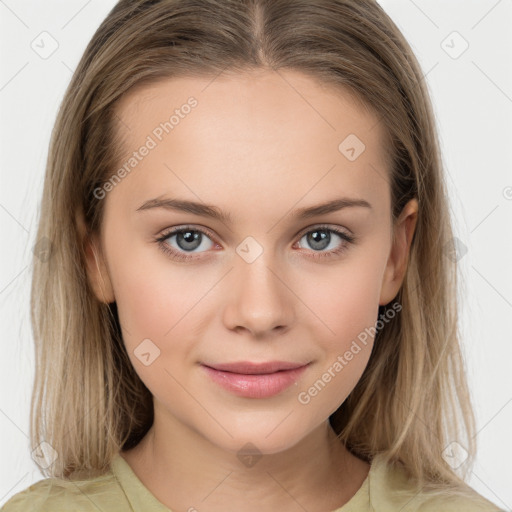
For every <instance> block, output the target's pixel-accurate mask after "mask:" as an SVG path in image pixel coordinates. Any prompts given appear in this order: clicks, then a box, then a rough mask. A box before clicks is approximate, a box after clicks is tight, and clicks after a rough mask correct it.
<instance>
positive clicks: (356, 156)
mask: <svg viewBox="0 0 512 512" xmlns="http://www.w3.org/2000/svg"><path fill="white" fill-rule="evenodd" d="M191 98H192V99H191ZM191 105H194V106H193V107H191ZM117 116H118V118H119V121H120V122H119V123H118V125H117V127H118V128H117V129H118V131H119V133H120V134H121V135H122V140H123V151H124V152H125V154H126V159H128V158H129V157H130V155H131V154H132V153H133V152H134V151H137V149H138V148H140V147H142V146H143V145H145V144H147V143H148V141H150V140H151V146H153V147H152V149H151V151H149V152H147V153H148V154H147V155H146V156H145V157H144V158H142V159H140V161H139V162H137V166H136V169H135V172H131V173H130V176H129V179H126V180H125V181H126V184H124V183H123V184H122V185H123V186H122V187H119V188H123V189H124V190H125V191H127V192H130V193H131V195H132V196H134V195H136V196H137V197H138V198H140V197H141V194H144V195H146V196H148V197H146V199H147V198H149V196H150V195H151V194H153V195H152V196H151V197H156V196H157V195H159V194H162V193H165V192H167V191H170V190H172V189H173V188H176V187H179V188H180V189H182V190H183V191H184V192H187V193H188V195H190V191H193V192H197V195H200V194H199V192H201V193H202V194H203V195H205V196H209V197H208V198H209V199H211V200H210V201H208V202H214V203H215V202H219V201H215V199H214V197H215V196H212V194H211V193H210V191H217V190H218V189H219V187H220V186H222V188H223V189H224V190H226V194H227V196H226V197H228V196H229V193H230V191H231V192H232V191H233V190H234V188H235V189H236V190H238V191H239V192H240V193H241V194H242V193H243V191H246V192H247V193H248V194H249V193H250V195H251V196H252V197H255V198H257V197H263V196H265V195H268V192H269V185H272V187H273V188H276V189H279V188H281V189H282V188H283V187H285V189H288V190H290V187H292V188H293V189H294V190H293V191H292V192H291V196H290V201H292V198H293V199H294V201H296V200H298V199H299V197H300V196H301V195H303V194H304V193H305V192H306V189H310V190H311V192H310V194H312V195H313V196H314V194H315V191H317V192H318V194H324V193H325V190H327V189H332V187H338V188H340V189H341V188H343V189H344V190H340V192H344V191H347V192H352V193H353V194H354V195H357V194H359V195H361V193H362V192H363V191H365V192H367V193H369V194H373V195H382V191H383V190H385V187H387V186H388V183H387V182H388V180H387V173H388V162H387V156H386V155H387V152H386V151H385V150H386V147H387V146H386V144H387V137H386V134H385V132H384V130H383V127H382V125H381V124H380V123H379V120H378V118H377V116H376V115H375V114H374V113H373V112H371V111H370V110H369V109H366V108H364V105H363V104H362V102H361V101H359V100H358V99H357V97H355V96H354V95H353V94H351V93H349V92H348V91H347V90H344V89H341V88H339V87H334V86H333V85H327V84H322V83H319V82H318V81H316V80H314V79H312V78H310V77H308V76H306V75H304V74H302V73H300V72H296V71H279V72H274V71H261V70H260V71H252V72H246V73H237V74H235V73H229V74H223V75H221V76H217V77H215V76H209V77H178V78H172V79H165V80H160V81H158V82H155V83H153V84H150V85H145V86H143V87H139V88H137V89H134V90H133V91H131V92H130V93H129V94H127V95H125V96H124V97H123V98H122V99H121V101H120V102H119V103H118V106H117ZM119 164H120V165H121V164H122V162H119ZM170 171H172V172H170ZM128 182H129V183H130V184H129V185H128ZM184 187H185V188H184ZM233 187H234V188H233ZM187 188H188V191H187V190H186V189H187ZM116 193H118V192H117V191H116ZM201 197H202V196H201Z"/></svg>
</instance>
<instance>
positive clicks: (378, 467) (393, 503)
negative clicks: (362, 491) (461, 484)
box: [370, 458, 503, 512]
mask: <svg viewBox="0 0 512 512" xmlns="http://www.w3.org/2000/svg"><path fill="white" fill-rule="evenodd" d="M372 466H374V467H373V471H372V472H371V473H370V502H371V504H372V506H373V509H374V510H375V511H376V512H396V511H397V510H400V511H402V512H503V510H502V509H500V508H499V507H498V506H496V505H494V504H493V503H491V502H490V501H488V500H487V499H485V498H484V497H483V496H481V495H479V494H478V493H477V492H476V491H474V490H472V489H471V488H468V490H467V492H461V493H457V494H454V493H453V492H450V491H447V490H444V491H438V492H431V491H425V492H421V491H420V492H418V491H417V490H415V487H414V485H413V484H412V483H411V481H410V480H409V479H408V478H407V475H406V473H405V471H404V470H403V469H402V468H401V467H399V466H396V465H386V464H385V463H384V462H383V461H382V460H380V459H379V458H377V459H376V460H374V462H373V463H372Z"/></svg>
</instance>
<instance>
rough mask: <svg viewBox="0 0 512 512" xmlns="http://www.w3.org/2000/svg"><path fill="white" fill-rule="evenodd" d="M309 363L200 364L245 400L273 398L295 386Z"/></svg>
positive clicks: (210, 374) (216, 381) (209, 373)
mask: <svg viewBox="0 0 512 512" xmlns="http://www.w3.org/2000/svg"><path fill="white" fill-rule="evenodd" d="M309 364H310V363H306V364H304V363H292V362H283V361H271V362H266V363H252V362H248V361H242V362H236V363H223V364H215V365H206V364H204V363H203V364H201V367H202V368H203V369H204V371H205V372H206V374H207V375H208V376H209V377H210V378H211V379H212V380H213V381H214V382H215V383H217V384H218V385H220V386H221V387H223V388H224V389H226V390H227V391H230V392H231V393H233V394H235V395H238V396H243V397H246V398H267V397H271V396H274V395H277V394H279V393H281V392H282V391H284V390H285V389H287V388H288V387H290V386H291V385H292V384H293V383H296V382H297V381H298V380H299V379H300V377H301V376H302V374H303V373H304V371H305V370H306V368H307V367H308V366H309Z"/></svg>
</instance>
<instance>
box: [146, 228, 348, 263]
mask: <svg viewBox="0 0 512 512" xmlns="http://www.w3.org/2000/svg"><path fill="white" fill-rule="evenodd" d="M187 231H193V232H198V233H202V234H203V235H206V236H207V237H208V238H210V239H212V238H214V237H213V236H212V233H211V232H210V231H208V230H206V229H204V228H197V227H192V226H184V227H180V228H178V229H172V230H170V231H168V232H166V233H164V234H162V236H160V237H158V238H156V239H155V242H156V243H158V247H159V248H160V249H161V250H162V251H163V252H164V254H166V255H167V256H170V257H171V258H172V259H175V260H178V261H190V260H195V259H197V258H198V257H199V256H187V255H185V253H182V252H179V251H176V250H175V249H171V248H170V247H169V244H167V243H165V241H166V240H167V239H168V238H170V237H171V236H173V235H176V234H178V233H185V232H187ZM315 231H327V232H331V233H335V234H336V235H338V236H339V237H340V238H341V239H342V240H343V241H344V243H343V244H342V245H341V246H340V247H338V248H337V249H332V250H331V251H326V252H324V251H320V252H315V251H313V254H312V255H311V256H308V257H311V258H331V257H335V256H340V255H341V254H343V253H344V252H345V251H346V250H347V249H348V246H349V245H350V244H353V243H355V240H356V237H355V236H353V235H349V234H347V233H345V232H344V231H341V230H340V229H337V228H333V227H328V226H322V225H319V226H315V227H314V228H313V229H309V230H308V231H303V232H301V234H300V235H299V240H300V239H301V238H302V237H303V236H304V235H308V234H309V233H313V232H315Z"/></svg>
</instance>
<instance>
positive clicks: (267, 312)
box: [225, 237, 293, 334]
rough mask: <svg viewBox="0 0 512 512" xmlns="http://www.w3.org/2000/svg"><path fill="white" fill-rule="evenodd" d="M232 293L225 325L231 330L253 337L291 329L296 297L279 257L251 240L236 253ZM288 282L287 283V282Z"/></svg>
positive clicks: (244, 243)
mask: <svg viewBox="0 0 512 512" xmlns="http://www.w3.org/2000/svg"><path fill="white" fill-rule="evenodd" d="M236 252H237V256H236V258H235V263H234V266H235V268H234V271H233V274H232V293H231V298H230V299H229V303H228V307H227V309H226V315H225V321H226V324H227V325H229V327H230V328H237V327H245V328H246V329H248V330H250V331H252V332H253V334H258V333H263V332H264V331H270V330H272V329H274V328H276V327H281V328H282V327H285V326H288V325H289V324H290V322H291V320H292V310H293V304H292V303H291V301H292V295H293V294H291V293H290V291H289V290H288V289H287V287H286V285H285V284H284V282H286V278H285V276H284V275H280V274H281V273H282V270H281V269H282V266H281V265H279V262H278V261H277V258H276V257H275V254H274V252H273V251H271V250H267V249H264V247H263V245H262V244H261V243H259V242H258V241H256V240H255V239H254V238H252V237H247V239H245V240H244V241H243V242H242V243H240V244H239V246H238V247H237V249H236ZM283 281H284V282H283Z"/></svg>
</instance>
